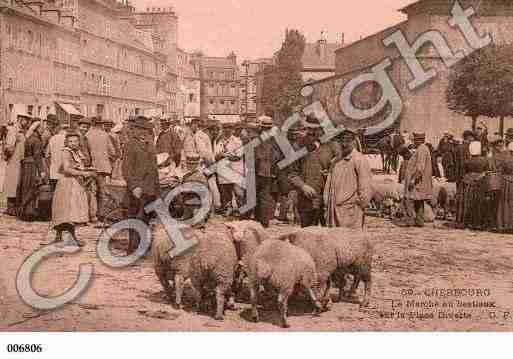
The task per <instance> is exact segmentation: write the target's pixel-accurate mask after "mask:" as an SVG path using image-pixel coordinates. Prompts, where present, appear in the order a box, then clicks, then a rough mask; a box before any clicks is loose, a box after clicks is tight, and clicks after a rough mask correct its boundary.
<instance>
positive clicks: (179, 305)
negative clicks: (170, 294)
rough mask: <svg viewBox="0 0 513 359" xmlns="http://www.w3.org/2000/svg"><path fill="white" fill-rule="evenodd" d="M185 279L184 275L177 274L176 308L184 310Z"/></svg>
mask: <svg viewBox="0 0 513 359" xmlns="http://www.w3.org/2000/svg"><path fill="white" fill-rule="evenodd" d="M183 283H184V278H183V275H180V274H177V275H175V304H176V308H178V309H182V308H183V305H182V296H183V287H184V285H183Z"/></svg>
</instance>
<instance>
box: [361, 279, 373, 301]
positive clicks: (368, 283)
mask: <svg viewBox="0 0 513 359" xmlns="http://www.w3.org/2000/svg"><path fill="white" fill-rule="evenodd" d="M364 284H365V291H364V294H363V300H362V303H361V304H360V306H361V307H365V308H366V307H368V306H369V297H370V295H371V292H372V279H371V277H370V275H369V276H366V277H365V278H364Z"/></svg>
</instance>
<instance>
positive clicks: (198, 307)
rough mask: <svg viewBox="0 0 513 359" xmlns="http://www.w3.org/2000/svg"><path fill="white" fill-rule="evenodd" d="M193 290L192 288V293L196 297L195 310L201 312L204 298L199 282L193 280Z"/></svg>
mask: <svg viewBox="0 0 513 359" xmlns="http://www.w3.org/2000/svg"><path fill="white" fill-rule="evenodd" d="M191 290H192V295H193V297H194V302H195V311H196V312H198V313H200V312H201V304H202V299H203V298H202V294H201V292H200V291H199V290H198V286H197V283H195V282H193V281H191Z"/></svg>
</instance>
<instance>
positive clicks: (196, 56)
mask: <svg viewBox="0 0 513 359" xmlns="http://www.w3.org/2000/svg"><path fill="white" fill-rule="evenodd" d="M202 58H203V55H202V54H201V53H200V52H193V53H187V52H185V51H183V57H182V61H180V57H179V62H181V66H180V70H179V73H180V81H179V82H180V89H181V93H182V97H183V119H185V120H186V121H189V120H190V119H191V118H193V117H199V116H200V115H201V110H200V107H201V81H200V67H201V60H202Z"/></svg>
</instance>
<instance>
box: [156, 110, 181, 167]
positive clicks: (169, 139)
mask: <svg viewBox="0 0 513 359" xmlns="http://www.w3.org/2000/svg"><path fill="white" fill-rule="evenodd" d="M160 130H161V131H160V133H159V134H158V135H157V139H156V143H155V146H156V150H157V154H159V153H167V154H168V155H169V159H168V160H167V161H166V162H165V163H163V164H162V165H161V167H168V166H180V160H181V155H182V141H181V140H180V137H179V136H178V134H177V133H176V131H175V130H174V129H173V128H171V120H170V119H169V118H166V119H161V120H160Z"/></svg>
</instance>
